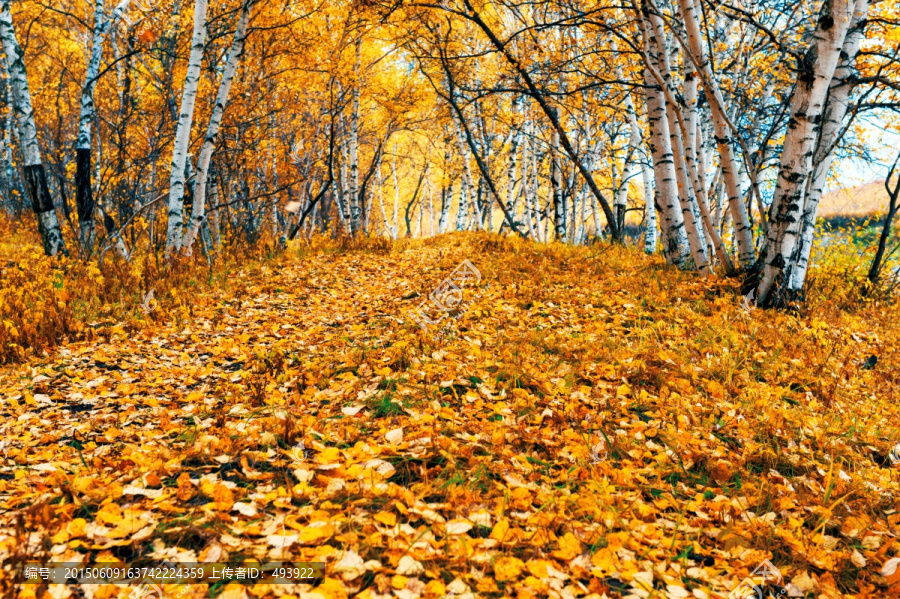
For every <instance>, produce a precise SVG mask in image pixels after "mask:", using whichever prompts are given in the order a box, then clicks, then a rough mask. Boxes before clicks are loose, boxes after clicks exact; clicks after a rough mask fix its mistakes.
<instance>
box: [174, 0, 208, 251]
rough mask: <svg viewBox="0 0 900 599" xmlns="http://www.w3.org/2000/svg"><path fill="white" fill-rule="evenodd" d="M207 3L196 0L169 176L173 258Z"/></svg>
mask: <svg viewBox="0 0 900 599" xmlns="http://www.w3.org/2000/svg"><path fill="white" fill-rule="evenodd" d="M206 9H207V0H194V30H193V34H192V36H191V53H190V56H189V58H188V68H187V74H186V75H185V78H184V90H183V91H182V94H181V109H180V111H179V116H178V123H177V125H176V128H175V142H174V145H173V149H172V170H171V174H170V177H169V209H168V224H167V230H166V256H167V257H171V256H173V255H174V254H175V253H176V252H178V251H179V250H180V249H181V243H182V212H183V210H184V183H185V179H184V171H185V163H186V161H187V154H188V146H189V145H190V141H191V124H192V123H193V120H194V106H195V105H196V103H197V87H198V85H199V84H200V63H201V61H202V60H203V48H204V45H205V43H206Z"/></svg>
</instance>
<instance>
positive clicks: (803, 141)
mask: <svg viewBox="0 0 900 599" xmlns="http://www.w3.org/2000/svg"><path fill="white" fill-rule="evenodd" d="M853 10H854V5H853V4H852V3H850V2H849V0H826V1H825V3H824V4H823V6H822V10H821V13H820V15H819V18H818V22H817V26H816V30H815V33H814V38H815V39H814V41H813V42H812V43H811V44H810V46H809V49H808V51H807V53H806V57H805V63H806V64H805V68H804V71H801V72H800V73H799V74H798V76H797V87H796V89H795V90H794V97H793V98H792V100H791V117H790V120H789V121H788V132H787V135H786V137H785V140H784V145H783V149H782V152H781V166H780V169H779V171H778V180H777V183H776V186H775V195H774V198H773V200H772V206H771V208H770V211H769V212H770V215H771V216H770V219H769V231H768V235H767V243H766V245H767V247H766V254H765V258H766V259H765V267H764V269H763V275H762V279H761V281H760V284H759V288H758V295H757V301H758V302H759V303H760V304H762V305H771V304H781V303H783V302H786V301H787V300H788V298H787V297H786V296H785V295H784V294H783V293H781V291H784V292H786V291H788V286H789V282H790V277H791V276H792V274H793V273H792V270H793V267H794V266H796V264H795V260H796V256H795V255H794V248H795V245H796V242H797V239H798V237H799V234H800V224H801V221H802V217H803V211H804V199H805V198H804V191H805V189H806V184H807V179H808V178H809V176H810V173H811V170H812V155H813V152H814V150H815V143H816V138H817V136H818V133H819V128H820V122H821V118H822V113H823V109H824V107H825V101H826V98H827V95H828V88H829V86H830V85H831V81H832V78H833V77H834V72H835V69H836V68H837V64H838V60H839V59H840V54H841V49H842V47H843V45H844V39H845V38H846V36H847V32H848V30H849V28H850V21H851V19H852V16H853ZM776 284H777V285H778V286H779V293H778V294H777V297H775V298H774V299H773V298H771V297H770V294H771V293H772V291H773V290H774V289H775V287H776Z"/></svg>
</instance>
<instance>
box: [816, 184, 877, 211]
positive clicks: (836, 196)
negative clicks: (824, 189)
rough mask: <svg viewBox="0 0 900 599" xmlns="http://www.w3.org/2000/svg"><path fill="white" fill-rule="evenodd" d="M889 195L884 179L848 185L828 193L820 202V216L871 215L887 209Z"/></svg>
mask: <svg viewBox="0 0 900 599" xmlns="http://www.w3.org/2000/svg"><path fill="white" fill-rule="evenodd" d="M887 203H888V196H887V192H886V191H885V189H884V181H881V180H879V181H872V182H871V183H866V184H865V185H859V186H857V187H846V188H844V189H838V190H835V191H831V192H829V193H826V194H825V195H824V196H823V197H822V202H821V204H819V216H821V217H822V218H833V217H836V216H870V215H873V214H881V213H883V212H885V211H886V210H887Z"/></svg>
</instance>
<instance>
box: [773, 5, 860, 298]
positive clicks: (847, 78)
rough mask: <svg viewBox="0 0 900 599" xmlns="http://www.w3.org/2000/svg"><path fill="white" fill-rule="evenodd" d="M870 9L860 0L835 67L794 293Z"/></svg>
mask: <svg viewBox="0 0 900 599" xmlns="http://www.w3.org/2000/svg"><path fill="white" fill-rule="evenodd" d="M868 12H869V0H856V3H855V5H854V12H853V19H852V21H851V23H850V29H849V32H848V33H847V37H846V39H845V40H844V46H843V48H842V50H841V58H840V62H839V63H838V66H837V68H836V69H835V71H834V77H833V78H832V81H831V85H830V87H829V91H828V103H827V105H826V107H825V112H824V114H823V117H822V131H821V134H820V135H819V139H818V142H817V144H816V151H815V154H814V155H813V165H814V170H813V174H812V177H811V178H810V180H809V184H808V191H807V197H806V203H805V206H804V208H803V221H802V225H801V226H802V232H801V235H800V247H799V249H798V251H797V265H796V266H795V267H794V268H793V271H792V274H791V278H790V283H789V287H788V289H789V291H790V292H791V293H799V292H800V290H801V289H802V288H803V282H804V281H805V280H806V271H807V269H808V268H809V255H810V252H811V251H812V244H813V238H814V237H815V232H816V213H817V212H818V209H819V201H820V200H821V199H822V193H823V191H824V190H825V184H826V183H827V180H828V172H829V171H830V170H831V164H832V161H833V159H834V149H835V146H836V145H837V142H838V138H839V136H840V133H841V129H842V128H843V124H844V119H845V117H846V116H847V111H848V108H849V104H850V92H851V90H852V89H853V76H854V75H855V68H854V64H855V62H856V57H857V55H858V54H859V47H860V44H861V42H862V39H863V37H864V36H865V20H866V17H867V15H868Z"/></svg>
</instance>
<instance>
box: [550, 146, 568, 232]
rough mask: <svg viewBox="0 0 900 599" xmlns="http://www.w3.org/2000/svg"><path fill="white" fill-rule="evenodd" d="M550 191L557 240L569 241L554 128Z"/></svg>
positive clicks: (551, 147)
mask: <svg viewBox="0 0 900 599" xmlns="http://www.w3.org/2000/svg"><path fill="white" fill-rule="evenodd" d="M550 191H551V194H552V197H553V225H554V228H555V230H556V240H557V241H561V242H563V243H566V241H568V236H567V234H566V233H567V227H566V206H565V204H563V197H562V169H560V165H559V133H558V132H557V131H556V129H555V128H554V129H553V130H552V131H551V132H550Z"/></svg>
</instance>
